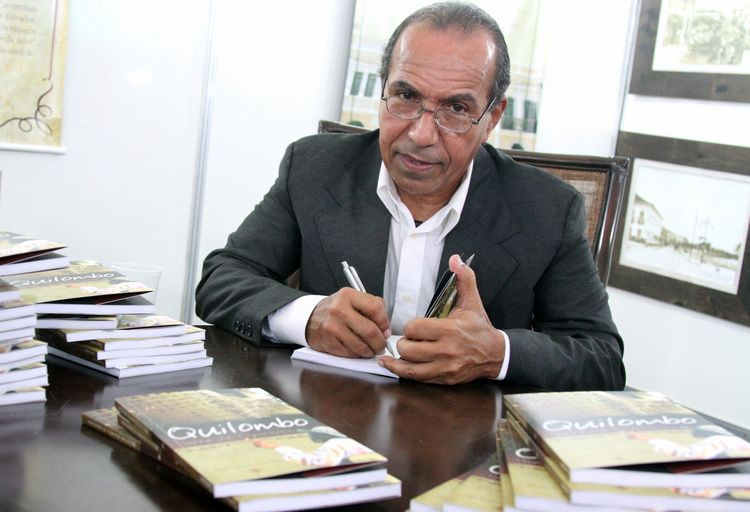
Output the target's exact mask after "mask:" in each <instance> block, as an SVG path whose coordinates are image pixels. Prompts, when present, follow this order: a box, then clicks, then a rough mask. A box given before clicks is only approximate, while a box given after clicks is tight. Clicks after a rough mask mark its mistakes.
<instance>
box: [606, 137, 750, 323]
mask: <svg viewBox="0 0 750 512" xmlns="http://www.w3.org/2000/svg"><path fill="white" fill-rule="evenodd" d="M617 154H619V155H625V156H628V157H630V158H631V159H633V160H634V167H637V166H638V164H639V163H640V162H639V160H645V161H652V162H654V163H655V164H656V168H657V169H658V166H659V165H660V164H661V165H662V166H664V168H665V169H668V168H669V166H671V167H673V168H676V169H678V171H679V169H680V168H681V166H684V167H682V168H695V169H698V173H699V174H698V175H699V176H701V178H700V179H701V180H702V182H703V183H705V182H711V180H712V179H713V178H716V179H717V180H719V179H720V178H721V177H722V176H724V177H726V178H729V179H730V180H731V179H732V178H736V179H737V183H739V185H740V186H741V187H742V194H744V191H745V190H747V188H748V187H750V179H748V178H750V168H748V167H747V164H746V162H748V161H750V148H745V147H734V146H726V145H721V144H711V143H706V142H696V141H689V140H679V139H671V138H667V137H656V136H651V135H643V134H636V133H629V132H620V135H619V139H618V144H617ZM644 172H647V171H644ZM701 173H702V174H701ZM667 174H668V173H667ZM678 175H679V172H678V173H677V174H675V176H678ZM712 177H713V178H712ZM634 179H637V173H633V175H632V176H631V180H629V182H628V184H627V187H626V190H625V197H626V206H625V207H623V209H622V212H621V215H620V222H619V227H618V230H617V231H618V233H617V238H616V241H615V247H614V258H613V266H612V275H611V276H610V284H611V285H612V286H615V287H617V288H622V289H623V290H628V291H632V292H635V293H639V294H641V295H645V296H648V297H652V298H655V299H658V300H662V301H664V302H668V303H670V304H674V305H678V306H682V307H685V308H689V309H693V310H695V311H699V312H701V313H705V314H708V315H712V316H716V317H718V318H723V319H725V320H729V321H732V322H736V323H740V324H743V325H750V275H749V274H750V270H749V269H750V263H749V262H750V235H748V234H747V233H750V229H748V227H747V225H748V218H747V217H748V216H749V214H748V213H745V214H744V215H743V214H742V213H738V212H737V211H736V210H734V209H733V208H732V206H733V205H732V204H727V203H725V202H724V201H723V198H722V201H717V202H716V211H730V212H733V213H732V214H733V215H739V216H740V218H739V219H737V221H738V223H737V224H736V225H733V226H738V227H739V228H740V229H747V231H745V233H746V234H745V238H744V240H743V241H742V242H743V243H744V249H742V248H741V245H740V246H739V247H738V250H739V251H740V254H739V259H738V261H737V263H736V265H738V267H737V268H736V269H735V270H734V273H735V278H736V279H737V281H736V291H735V292H733V291H722V290H721V289H718V288H716V287H715V286H711V285H708V284H705V283H701V282H700V281H694V280H692V279H690V277H691V276H688V278H680V277H675V274H673V273H671V269H667V271H666V272H665V271H659V270H658V269H657V270H646V267H641V268H638V267H639V265H632V264H631V263H628V264H623V261H622V259H623V258H622V257H623V244H624V241H623V239H624V238H625V237H626V236H627V237H630V239H631V240H633V239H634V237H633V235H632V232H630V233H628V234H627V235H626V234H625V233H624V230H625V229H628V226H629V224H628V222H627V218H626V216H627V215H628V211H633V212H635V209H633V210H631V206H632V205H633V203H634V202H635V201H638V199H636V198H635V196H636V195H635V192H636V191H638V189H637V188H636V189H635V190H634V191H633V193H631V188H632V187H633V186H634V185H633V180H634ZM680 179H692V178H690V177H684V178H680ZM635 186H636V187H637V186H638V184H636V185H635ZM725 188H726V187H725ZM699 193H700V194H707V193H708V191H706V190H700V191H699ZM743 197H745V199H744V200H745V201H748V199H747V197H750V196H743ZM682 200H683V201H684V203H685V204H686V205H688V208H689V207H690V201H689V199H688V198H682ZM640 201H641V204H644V202H643V198H641V199H640ZM646 204H647V202H646ZM657 206H658V205H657ZM698 219H699V213H698V210H696V213H695V221H694V222H695V223H696V224H697V223H698V222H699V220H698ZM631 220H632V219H631ZM662 233H665V231H662ZM666 233H667V235H669V236H671V234H670V233H669V230H666ZM662 236H664V235H662ZM641 242H642V243H643V245H644V246H648V245H649V244H648V242H647V241H645V240H643V241H641ZM667 245H670V246H672V249H671V250H672V251H675V252H679V251H680V250H681V251H683V252H688V251H689V252H690V253H691V254H695V253H696V252H697V253H698V254H699V256H700V258H699V259H698V261H699V262H700V265H704V255H705V254H708V255H709V256H713V255H714V254H715V252H714V253H712V252H711V251H713V250H714V249H713V248H712V247H711V243H710V239H709V240H708V242H706V240H705V239H704V241H703V243H702V244H698V243H696V238H695V236H694V237H693V240H692V241H684V242H683V243H680V242H679V241H674V240H669V241H667V242H665V241H664V240H662V241H661V242H659V243H657V244H655V246H659V247H666V246H667ZM693 251H695V252H693ZM707 261H708V259H707ZM626 263H627V262H626ZM706 265H708V263H706ZM720 270H721V271H723V270H724V269H720V268H719V265H717V266H716V272H719V271H720ZM670 274H671V275H670ZM694 275H696V276H697V275H698V274H697V273H696V274H694ZM691 281H692V282H691Z"/></svg>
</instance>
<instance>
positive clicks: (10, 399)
mask: <svg viewBox="0 0 750 512" xmlns="http://www.w3.org/2000/svg"><path fill="white" fill-rule="evenodd" d="M46 400H47V392H46V391H45V389H44V388H43V387H40V386H34V387H30V388H22V389H14V390H11V391H8V392H6V393H2V394H0V405H12V404H26V403H30V402H45V401H46Z"/></svg>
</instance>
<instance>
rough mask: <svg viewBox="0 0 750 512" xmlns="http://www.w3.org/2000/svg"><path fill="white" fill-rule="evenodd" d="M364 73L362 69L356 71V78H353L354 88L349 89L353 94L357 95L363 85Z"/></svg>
mask: <svg viewBox="0 0 750 512" xmlns="http://www.w3.org/2000/svg"><path fill="white" fill-rule="evenodd" d="M363 75H364V73H362V72H361V71H355V72H354V78H353V79H352V88H351V90H350V91H349V94H351V95H352V96H357V95H358V94H359V88H360V87H362V76H363Z"/></svg>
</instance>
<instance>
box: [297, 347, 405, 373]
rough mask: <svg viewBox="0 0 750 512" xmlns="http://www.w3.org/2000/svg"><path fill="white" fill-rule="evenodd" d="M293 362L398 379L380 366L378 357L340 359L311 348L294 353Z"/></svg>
mask: <svg viewBox="0 0 750 512" xmlns="http://www.w3.org/2000/svg"><path fill="white" fill-rule="evenodd" d="M291 358H292V360H296V361H306V362H309V363H316V364H323V365H326V366H334V367H336V368H343V369H345V370H352V371H355V372H364V373H372V374H374V375H382V376H384V377H391V378H393V379H398V375H396V374H395V373H393V372H391V371H390V370H387V369H386V368H383V367H382V366H380V365H379V364H378V358H377V357H371V358H367V359H354V358H349V357H339V356H334V355H331V354H326V353H325V352H318V351H317V350H313V349H311V348H310V347H302V348H298V349H297V350H295V351H294V352H292V356H291Z"/></svg>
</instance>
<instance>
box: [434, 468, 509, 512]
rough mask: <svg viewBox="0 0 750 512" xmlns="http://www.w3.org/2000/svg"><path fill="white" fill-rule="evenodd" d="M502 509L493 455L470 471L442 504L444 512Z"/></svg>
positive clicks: (499, 485) (499, 486) (497, 474)
mask: <svg viewBox="0 0 750 512" xmlns="http://www.w3.org/2000/svg"><path fill="white" fill-rule="evenodd" d="M502 509H503V494H502V487H501V483H500V470H499V467H498V464H497V456H496V455H495V454H493V455H492V456H491V457H490V458H488V459H487V460H486V461H485V462H484V463H482V464H481V465H480V466H478V467H476V468H475V469H474V470H472V471H471V473H470V474H469V475H468V476H467V477H466V479H465V480H464V481H463V483H462V484H461V485H459V486H458V487H457V488H456V489H455V490H454V491H453V493H452V494H451V495H450V496H449V497H448V498H447V499H446V500H445V503H443V511H444V512H478V511H482V512H499V511H501V510H502Z"/></svg>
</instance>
